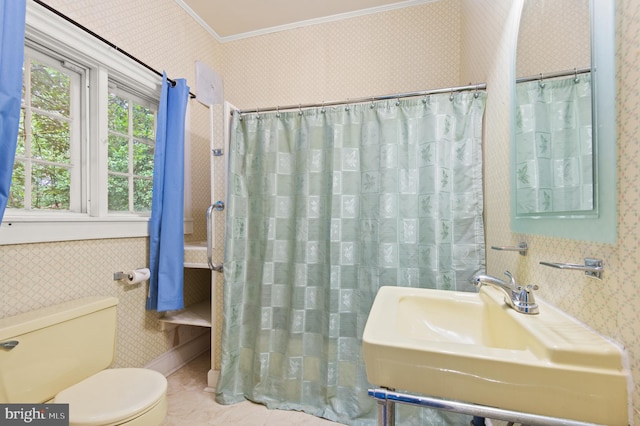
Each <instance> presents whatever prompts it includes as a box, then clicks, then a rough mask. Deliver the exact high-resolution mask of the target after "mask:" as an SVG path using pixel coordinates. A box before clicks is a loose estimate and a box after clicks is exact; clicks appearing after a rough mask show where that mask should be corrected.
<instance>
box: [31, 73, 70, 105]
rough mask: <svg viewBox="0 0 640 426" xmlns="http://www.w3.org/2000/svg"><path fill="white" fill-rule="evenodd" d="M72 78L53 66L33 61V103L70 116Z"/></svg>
mask: <svg viewBox="0 0 640 426" xmlns="http://www.w3.org/2000/svg"><path fill="white" fill-rule="evenodd" d="M70 84H71V79H70V78H69V76H67V75H66V74H64V73H62V72H60V71H58V70H57V69H55V68H53V67H49V66H47V65H44V64H41V63H39V62H37V61H34V60H32V61H31V105H33V106H34V107H37V108H41V109H44V110H47V111H53V112H58V113H60V114H62V115H63V116H65V117H68V116H69V105H70V96H71V95H70V93H71V92H70V90H69V87H70Z"/></svg>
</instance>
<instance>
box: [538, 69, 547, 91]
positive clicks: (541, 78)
mask: <svg viewBox="0 0 640 426" xmlns="http://www.w3.org/2000/svg"><path fill="white" fill-rule="evenodd" d="M543 79H544V76H543V75H542V73H540V79H539V80H538V85H539V86H540V88H541V89H544V86H545V83H544V82H543V81H542V80H543Z"/></svg>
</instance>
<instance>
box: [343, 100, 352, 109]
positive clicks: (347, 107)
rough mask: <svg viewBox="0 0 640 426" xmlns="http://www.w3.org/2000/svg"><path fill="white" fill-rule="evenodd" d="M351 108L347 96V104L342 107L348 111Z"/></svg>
mask: <svg viewBox="0 0 640 426" xmlns="http://www.w3.org/2000/svg"><path fill="white" fill-rule="evenodd" d="M350 109H351V107H350V106H349V98H347V104H346V105H345V107H344V110H345V111H349V110H350Z"/></svg>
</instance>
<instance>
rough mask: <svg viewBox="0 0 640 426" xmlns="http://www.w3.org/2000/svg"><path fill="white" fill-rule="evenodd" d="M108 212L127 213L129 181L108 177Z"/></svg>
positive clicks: (122, 178)
mask: <svg viewBox="0 0 640 426" xmlns="http://www.w3.org/2000/svg"><path fill="white" fill-rule="evenodd" d="M109 210H111V211H118V212H128V211H129V179H127V178H126V177H123V176H114V175H109Z"/></svg>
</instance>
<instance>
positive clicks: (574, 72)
mask: <svg viewBox="0 0 640 426" xmlns="http://www.w3.org/2000/svg"><path fill="white" fill-rule="evenodd" d="M579 81H580V79H579V78H578V68H574V69H573V82H574V83H576V84H577V83H578V82H579Z"/></svg>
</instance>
